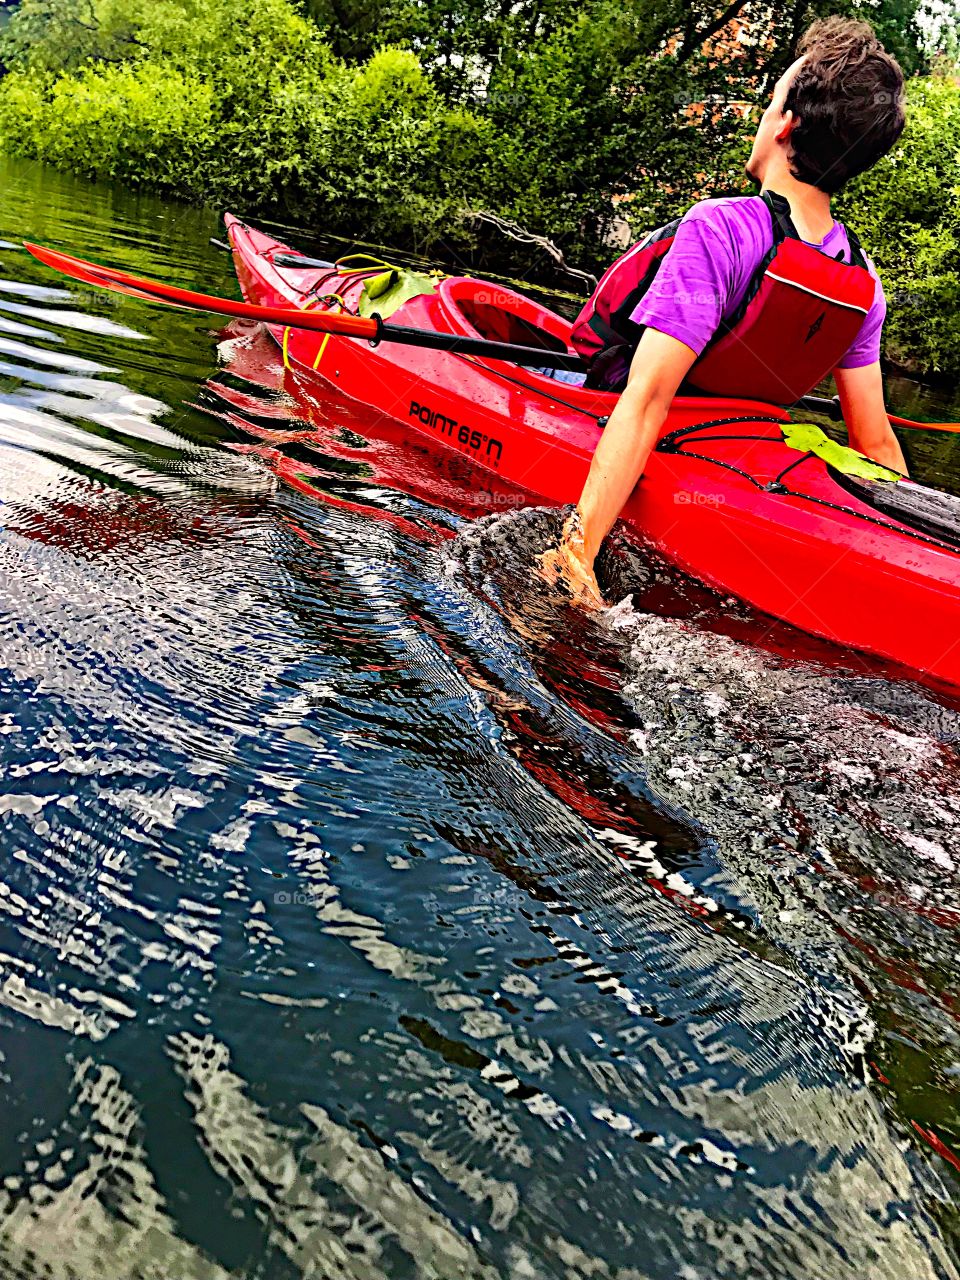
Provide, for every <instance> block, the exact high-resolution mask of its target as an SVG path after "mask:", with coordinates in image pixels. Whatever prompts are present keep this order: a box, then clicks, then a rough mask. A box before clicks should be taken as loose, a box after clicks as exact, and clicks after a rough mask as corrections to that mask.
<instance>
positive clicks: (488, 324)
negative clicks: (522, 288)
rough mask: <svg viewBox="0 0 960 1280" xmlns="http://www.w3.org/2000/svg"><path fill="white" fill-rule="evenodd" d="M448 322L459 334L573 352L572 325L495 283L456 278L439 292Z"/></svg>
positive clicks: (448, 280)
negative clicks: (571, 341)
mask: <svg viewBox="0 0 960 1280" xmlns="http://www.w3.org/2000/svg"><path fill="white" fill-rule="evenodd" d="M438 293H439V297H440V307H441V310H442V312H443V316H444V319H445V320H446V321H447V323H448V324H449V325H450V326H451V328H452V329H453V331H454V332H455V333H465V334H469V335H470V336H471V337H476V338H487V339H490V340H492V341H494V342H510V343H514V344H517V345H519V346H524V347H542V348H543V350H544V351H560V352H566V351H571V350H572V347H571V346H570V328H571V326H570V324H569V323H568V322H567V321H566V320H564V319H563V317H562V316H558V315H557V314H556V313H555V312H553V311H548V310H547V308H546V307H541V306H540V304H539V303H537V302H534V301H533V299H532V298H525V297H524V296H523V294H520V293H516V292H514V290H513V289H508V288H506V286H505V285H499V284H494V283H493V282H492V281H485V280H472V279H470V278H467V277H453V278H450V279H447V280H442V281H441V282H440V287H439V290H438Z"/></svg>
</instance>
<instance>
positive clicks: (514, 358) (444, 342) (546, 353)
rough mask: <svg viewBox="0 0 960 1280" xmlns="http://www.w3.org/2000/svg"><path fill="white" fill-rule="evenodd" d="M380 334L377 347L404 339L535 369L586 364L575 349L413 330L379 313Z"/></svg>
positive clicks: (580, 368) (578, 369)
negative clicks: (555, 348)
mask: <svg viewBox="0 0 960 1280" xmlns="http://www.w3.org/2000/svg"><path fill="white" fill-rule="evenodd" d="M372 318H373V319H376V320H378V321H379V324H378V326H377V336H376V337H375V338H371V339H370V341H371V343H372V345H373V346H376V345H377V343H379V342H402V343H406V345H407V346H408V347H427V348H428V349H430V350H432V351H452V352H453V353H454V354H455V355H461V356H485V357H486V358H487V359H488V360H491V359H492V360H509V361H510V362H511V363H512V364H520V365H527V366H530V367H532V368H534V369H572V370H574V371H575V372H582V371H583V370H585V369H586V367H587V366H586V365H585V364H584V362H583V360H582V359H581V358H580V356H578V355H575V354H574V353H573V352H572V351H550V350H548V349H547V348H546V347H521V346H517V345H515V344H514V343H512V342H491V341H490V340H489V339H487V338H470V337H468V336H466V335H461V334H458V333H437V332H435V331H434V330H433V329H409V328H407V327H406V326H405V325H400V324H384V322H383V321H382V320H380V317H379V316H375V317H372Z"/></svg>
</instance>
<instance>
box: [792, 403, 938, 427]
mask: <svg viewBox="0 0 960 1280" xmlns="http://www.w3.org/2000/svg"><path fill="white" fill-rule="evenodd" d="M793 408H794V409H812V410H813V411H814V413H823V414H825V415H826V416H827V417H828V418H831V419H832V420H833V421H834V422H842V421H843V411H842V410H841V408H840V398H839V396H834V397H833V399H832V400H827V399H825V397H823V396H803V398H802V399H800V400H798V401H797V403H796V404H795V405H793ZM887 417H888V418H889V419H890V421H891V422H892V423H893V425H894V426H895V427H909V428H910V430H911V431H954V432H960V422H914V421H913V419H912V418H898V417H897V415H896V414H895V413H888V414H887Z"/></svg>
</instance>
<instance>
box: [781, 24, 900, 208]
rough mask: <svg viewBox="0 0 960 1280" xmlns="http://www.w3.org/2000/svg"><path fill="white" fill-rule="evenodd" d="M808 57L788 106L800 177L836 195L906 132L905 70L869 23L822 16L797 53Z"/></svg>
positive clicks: (793, 163) (791, 89)
mask: <svg viewBox="0 0 960 1280" xmlns="http://www.w3.org/2000/svg"><path fill="white" fill-rule="evenodd" d="M797 53H798V55H802V56H803V63H802V64H801V66H800V68H799V70H798V71H797V74H796V75H795V76H794V78H793V82H792V83H791V85H790V87H789V89H788V90H787V96H786V99H785V101H784V106H783V109H784V111H792V112H793V114H794V116H795V117H796V118H797V121H798V123H797V125H796V126H795V128H794V130H793V132H792V133H791V135H790V145H791V149H792V155H791V164H790V169H791V172H792V173H793V176H794V177H795V178H798V179H799V180H800V181H801V182H808V183H810V184H811V185H812V186H814V187H819V188H820V190H821V191H827V192H829V193H831V194H832V193H833V192H835V191H839V190H840V188H841V187H842V186H843V185H844V184H845V183H846V182H849V180H850V179H851V178H855V177H856V175H857V174H858V173H863V172H864V171H865V170H867V169H869V168H870V167H871V165H874V164H876V162H877V161H878V160H879V159H880V157H881V156H883V155H886V153H887V152H888V151H889V150H890V148H891V147H892V146H893V145H894V143H895V142H896V141H897V139H898V138H899V137H900V135H901V133H902V132H903V126H904V111H903V72H902V71H901V70H900V66H899V64H898V62H897V60H896V58H894V57H892V56H891V55H890V54H889V53H887V51H886V49H884V47H883V45H882V44H881V43H880V41H879V40H878V39H877V37H876V35H875V34H874V31H873V28H872V27H871V26H870V25H869V23H866V22H858V21H857V20H855V19H853V18H836V17H835V18H822V19H820V20H819V21H818V22H815V23H813V25H812V26H811V27H810V28H809V30H808V31H807V32H806V33H805V34H804V36H803V38H802V40H801V41H800V44H799V46H798V48H797Z"/></svg>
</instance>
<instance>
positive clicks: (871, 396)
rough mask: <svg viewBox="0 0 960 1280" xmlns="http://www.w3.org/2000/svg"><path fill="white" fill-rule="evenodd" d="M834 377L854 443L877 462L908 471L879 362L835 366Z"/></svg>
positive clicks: (853, 445)
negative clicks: (888, 407) (885, 399)
mask: <svg viewBox="0 0 960 1280" xmlns="http://www.w3.org/2000/svg"><path fill="white" fill-rule="evenodd" d="M833 377H834V380H835V382H836V384H837V390H838V391H839V393H840V407H841V409H842V410H843V420H844V422H845V423H846V424H847V436H848V438H849V440H850V445H851V447H852V448H854V449H856V450H857V451H858V452H860V453H863V454H865V455H866V456H867V457H868V458H872V459H873V461H874V462H879V463H882V465H883V466H885V467H892V468H893V470H894V471H901V472H902V473H903V474H904V475H906V474H907V463H906V460H905V458H904V456H903V450H902V449H901V448H900V442H899V440H898V439H897V437H896V436H895V435H894V434H893V428H892V427H891V426H890V419H889V418H888V417H887V410H886V407H885V406H884V403H883V378H882V376H881V374H880V365H879V363H876V364H868V365H864V366H863V367H862V368H860V369H835V370H834V371H833Z"/></svg>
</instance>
